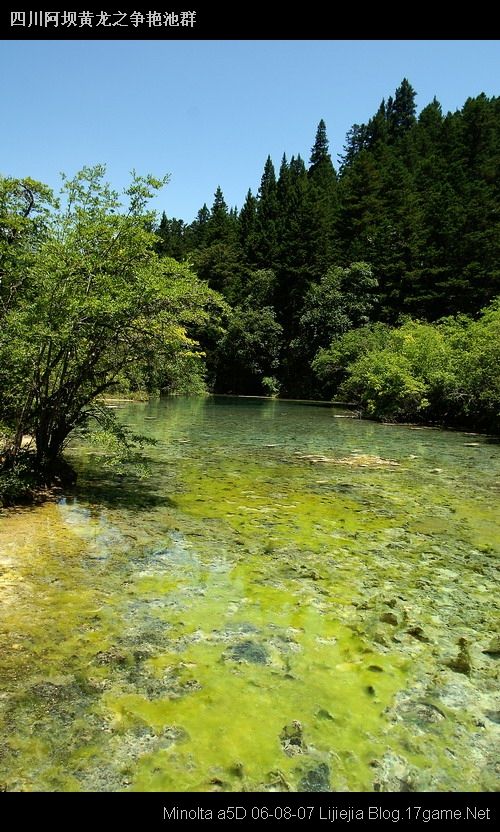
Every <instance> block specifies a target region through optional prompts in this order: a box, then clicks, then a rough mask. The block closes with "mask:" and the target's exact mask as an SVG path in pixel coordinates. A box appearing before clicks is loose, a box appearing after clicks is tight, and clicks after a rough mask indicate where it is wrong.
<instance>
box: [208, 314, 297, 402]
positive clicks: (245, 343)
mask: <svg viewBox="0 0 500 832" xmlns="http://www.w3.org/2000/svg"><path fill="white" fill-rule="evenodd" d="M281 336H282V327H281V326H280V324H279V323H278V321H277V320H276V315H275V313H274V310H273V309H272V307H270V306H265V307H262V308H260V309H251V308H243V307H239V306H237V307H236V308H235V309H234V310H233V311H232V313H231V315H230V318H229V322H228V324H227V328H226V330H225V332H224V334H223V336H222V338H221V339H220V341H219V343H218V347H217V367H218V370H217V377H218V378H223V379H224V385H225V389H226V391H227V392H232V393H247V394H260V393H262V392H263V390H265V391H266V392H269V377H271V376H272V375H273V371H275V370H276V369H277V368H278V366H279V359H280V349H281ZM266 377H267V379H268V380H267V382H266V384H264V382H263V379H264V378H266ZM216 389H217V388H216Z"/></svg>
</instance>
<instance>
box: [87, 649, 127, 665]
mask: <svg viewBox="0 0 500 832" xmlns="http://www.w3.org/2000/svg"><path fill="white" fill-rule="evenodd" d="M94 661H95V662H96V664H111V665H124V664H127V656H126V655H125V654H124V653H121V652H120V650H118V649H117V648H116V647H111V648H110V649H109V650H101V651H100V652H99V653H97V655H96V657H95V659H94Z"/></svg>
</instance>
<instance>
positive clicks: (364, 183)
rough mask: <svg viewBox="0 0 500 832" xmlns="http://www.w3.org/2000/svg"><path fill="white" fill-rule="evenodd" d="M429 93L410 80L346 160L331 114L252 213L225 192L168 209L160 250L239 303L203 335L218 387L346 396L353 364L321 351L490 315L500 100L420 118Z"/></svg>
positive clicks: (353, 139)
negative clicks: (179, 213)
mask: <svg viewBox="0 0 500 832" xmlns="http://www.w3.org/2000/svg"><path fill="white" fill-rule="evenodd" d="M415 97H416V94H415V91H414V90H413V88H412V87H411V85H410V83H409V82H408V81H407V80H406V79H404V80H403V81H402V83H401V85H400V86H399V87H398V89H397V90H396V92H395V94H394V96H391V97H389V98H388V99H387V100H384V101H382V103H381V104H380V107H379V109H378V110H377V112H376V113H375V114H374V116H373V117H372V118H371V119H370V120H369V121H368V122H367V123H366V124H355V125H354V126H353V127H352V128H351V130H350V131H349V133H348V135H347V138H346V144H345V147H344V149H343V153H342V155H341V157H340V164H339V166H338V168H336V167H335V165H334V164H333V162H332V156H331V153H330V150H329V144H328V138H327V132H326V126H325V123H324V122H323V121H320V123H319V126H318V128H317V133H316V138H315V141H314V145H313V147H312V151H311V156H310V159H309V160H308V162H307V163H306V162H305V161H304V160H303V159H302V158H301V157H300V156H292V157H291V158H290V159H287V158H286V156H283V158H282V160H281V163H280V165H279V168H278V170H277V171H276V169H275V166H274V164H273V161H272V160H271V158H270V157H268V158H267V160H266V162H265V165H264V171H263V174H262V179H261V183H260V187H259V189H258V193H257V194H252V192H251V191H250V190H249V191H248V194H247V197H246V200H245V203H244V205H243V206H242V207H241V209H240V210H239V211H238V210H237V209H236V208H229V207H228V206H227V204H226V202H225V200H224V195H223V192H222V190H221V188H220V187H218V188H217V191H216V193H215V198H214V201H213V204H212V206H211V208H208V207H207V204H205V205H203V206H202V208H200V210H199V212H198V215H197V217H196V219H195V220H194V222H192V223H191V224H190V225H187V224H185V223H184V222H183V221H182V220H178V219H175V218H172V219H169V218H168V217H167V216H166V215H165V214H163V216H162V218H161V222H160V225H159V228H158V229H157V231H158V234H159V237H160V240H159V243H158V251H159V253H160V254H163V255H167V256H171V257H174V258H177V259H180V260H183V259H187V261H188V262H189V263H190V264H192V266H193V268H194V270H195V272H196V273H197V275H198V277H200V278H201V279H203V280H206V281H208V284H209V286H210V287H212V288H213V289H216V290H217V291H219V292H221V293H222V295H223V296H224V297H225V299H226V300H227V301H228V303H229V305H230V307H231V311H230V313H229V318H228V320H223V321H221V322H220V323H221V328H222V334H221V331H219V330H218V329H217V327H215V328H214V326H213V322H212V325H211V326H210V327H209V328H207V329H205V330H204V331H203V332H199V333H197V335H198V337H199V338H200V340H201V342H202V344H203V346H204V348H205V350H206V353H207V365H208V383H209V386H210V387H211V388H212V389H214V390H215V391H217V392H234V393H244V394H259V393H269V392H271V393H278V392H279V393H280V395H283V396H292V397H324V396H326V395H331V394H332V392H335V388H336V383H337V382H338V381H339V378H340V376H339V369H341V368H339V367H336V368H335V369H332V372H331V373H330V375H329V374H328V373H327V372H326V370H325V366H326V365H325V361H324V360H323V361H319V363H318V351H319V350H321V349H323V350H325V349H327V348H329V347H330V345H331V344H332V342H335V341H336V339H338V338H339V337H340V336H343V335H344V334H345V333H347V332H349V331H350V330H353V329H357V328H359V327H363V326H365V325H368V324H372V323H374V322H383V323H384V324H388V325H390V326H396V325H397V324H400V323H404V322H405V321H407V320H408V318H411V319H413V320H416V321H422V322H434V321H437V320H438V319H440V318H442V317H444V316H456V315H458V314H465V315H468V316H472V317H473V318H474V317H477V316H478V314H479V313H480V310H481V309H483V308H485V307H486V306H487V305H488V304H489V303H490V302H491V301H492V300H493V299H494V298H495V297H496V296H497V295H498V294H500V269H499V256H498V255H499V240H500V233H499V208H498V206H499V182H500V177H499V135H500V130H499V126H500V98H498V97H495V98H488V97H486V96H485V95H484V94H481V95H479V96H477V97H476V98H469V99H468V100H467V101H466V102H465V104H464V106H463V107H462V109H461V110H458V111H457V112H454V113H448V114H444V113H443V112H442V108H441V106H440V104H439V102H438V101H437V100H436V99H434V100H433V101H431V103H430V104H428V105H427V106H425V107H423V109H421V111H420V112H419V114H418V115H417V111H416V105H415ZM493 314H494V313H493V312H491V313H490V316H491V315H493ZM496 315H497V318H498V312H497V313H496ZM461 326H462V328H464V327H466V322H464V321H462V324H461ZM358 340H359V339H358ZM361 340H363V339H361ZM315 359H316V360H315ZM329 366H330V367H331V362H330V365H329ZM318 367H320V368H321V370H320V372H318ZM315 369H316V372H315ZM417 371H418V372H420V369H418V368H417ZM409 372H410V371H409ZM411 372H412V373H414V370H412V371H411ZM418 372H417V375H418ZM340 375H342V373H341V374H340ZM455 381H456V384H455V386H457V385H458V387H460V382H459V380H457V379H456V380H455ZM454 383H455V382H454ZM496 384H497V386H498V381H497V382H496ZM410 386H411V385H410ZM349 390H350V391H351V392H353V391H354V386H353V385H351V386H350V387H349ZM456 396H458V398H457V404H456V405H455V406H454V405H453V402H451V404H450V402H447V404H446V407H444V406H443V407H441V408H440V409H441V412H443V409H444V410H446V412H447V413H448V418H452V415H453V409H454V407H455V409H456V408H457V407H458V402H459V400H460V397H461V391H460V390H457V391H456ZM361 398H362V396H361ZM417 398H418V397H417ZM424 398H425V396H424ZM412 401H413V399H412ZM407 405H408V406H405V407H404V408H403V410H404V411H405V413H406V415H407V416H409V415H411V414H412V410H413V415H414V416H416V415H417V411H416V410H415V406H414V405H413V406H412V404H411V402H408V403H407ZM495 407H496V405H494V407H493V409H495ZM434 409H435V410H436V408H434ZM497 409H498V408H497ZM372 410H373V412H374V414H377V413H378V414H379V415H382V411H380V410H379V409H378V408H377V407H374V408H373V409H372ZM424 410H425V407H424ZM437 410H439V408H437ZM437 410H436V413H437ZM385 413H386V415H388V416H389V415H391V408H386V411H385ZM393 415H394V417H398V415H401V411H400V410H399V409H398V408H396V409H394V412H393ZM462 417H464V412H463V408H462V410H461V412H460V415H459V417H458V421H460V419H461V418H462ZM466 421H467V419H466Z"/></svg>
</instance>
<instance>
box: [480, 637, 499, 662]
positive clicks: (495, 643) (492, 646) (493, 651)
mask: <svg viewBox="0 0 500 832" xmlns="http://www.w3.org/2000/svg"><path fill="white" fill-rule="evenodd" d="M483 653H486V655H487V656H491V657H492V658H493V659H500V638H498V637H497V638H492V639H491V641H490V643H489V645H488V647H486V648H485V649H484V650H483Z"/></svg>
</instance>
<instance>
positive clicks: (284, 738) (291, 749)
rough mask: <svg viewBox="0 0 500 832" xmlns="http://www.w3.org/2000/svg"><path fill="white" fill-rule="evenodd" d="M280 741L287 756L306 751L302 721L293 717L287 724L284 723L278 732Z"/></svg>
mask: <svg viewBox="0 0 500 832" xmlns="http://www.w3.org/2000/svg"><path fill="white" fill-rule="evenodd" d="M280 742H281V747H282V749H283V751H284V752H285V754H286V755H287V756H288V757H294V756H295V755H296V754H303V753H304V751H307V745H306V744H305V742H304V732H303V729H302V723H301V722H299V721H298V720H297V719H294V721H293V722H291V723H290V724H289V725H285V727H284V728H283V730H282V732H281V734H280Z"/></svg>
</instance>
